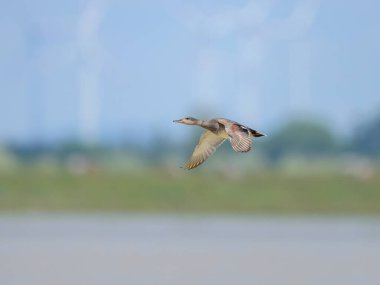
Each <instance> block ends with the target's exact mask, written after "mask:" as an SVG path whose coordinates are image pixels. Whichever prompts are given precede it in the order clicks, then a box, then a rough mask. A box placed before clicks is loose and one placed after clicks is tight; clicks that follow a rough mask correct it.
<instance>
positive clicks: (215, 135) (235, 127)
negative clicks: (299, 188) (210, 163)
mask: <svg viewBox="0 0 380 285" xmlns="http://www.w3.org/2000/svg"><path fill="white" fill-rule="evenodd" d="M174 122H175V123H181V124H185V125H197V126H200V127H202V128H205V129H206V131H204V132H203V134H202V136H201V137H200V139H199V142H198V144H197V146H196V147H195V149H194V151H193V154H192V156H191V158H190V159H189V161H188V162H187V163H186V164H185V166H184V168H185V169H193V168H195V167H197V166H199V165H201V164H202V163H203V162H204V161H205V160H206V159H207V158H209V157H210V156H211V155H212V154H213V153H214V152H215V151H216V149H217V148H218V147H219V146H220V145H221V144H222V143H223V142H224V141H225V140H226V139H229V140H230V143H231V146H232V148H233V150H234V151H237V152H248V151H250V150H251V145H252V138H254V137H261V136H265V135H264V134H262V133H259V132H257V131H255V130H253V129H251V128H248V127H246V126H244V125H242V124H239V123H237V122H234V121H231V120H228V119H224V118H215V119H210V120H206V121H202V120H198V119H195V118H192V117H186V118H183V119H180V120H175V121H174Z"/></svg>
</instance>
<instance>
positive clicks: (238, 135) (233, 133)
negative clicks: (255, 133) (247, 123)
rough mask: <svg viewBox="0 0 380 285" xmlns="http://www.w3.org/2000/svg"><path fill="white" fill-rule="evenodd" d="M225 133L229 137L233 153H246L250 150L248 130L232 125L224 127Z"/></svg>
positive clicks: (250, 142) (250, 140) (250, 141)
mask: <svg viewBox="0 0 380 285" xmlns="http://www.w3.org/2000/svg"><path fill="white" fill-rule="evenodd" d="M225 129H226V132H227V134H228V135H229V137H230V142H231V146H232V148H233V150H234V151H237V152H248V151H250V150H251V148H252V138H251V135H250V132H249V130H248V129H247V128H246V127H244V126H240V125H238V124H232V125H231V127H226V128H225Z"/></svg>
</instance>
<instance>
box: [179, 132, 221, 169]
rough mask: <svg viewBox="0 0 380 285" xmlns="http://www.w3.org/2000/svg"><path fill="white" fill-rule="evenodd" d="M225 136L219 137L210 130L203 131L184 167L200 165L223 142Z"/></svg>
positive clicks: (190, 167)
mask: <svg viewBox="0 0 380 285" xmlns="http://www.w3.org/2000/svg"><path fill="white" fill-rule="evenodd" d="M224 140H225V138H223V137H219V136H217V135H216V134H214V133H213V132H211V131H208V130H207V131H205V132H204V133H203V134H202V136H201V137H200V139H199V142H198V145H197V146H196V147H195V149H194V151H193V154H192V155H191V158H190V159H189V161H188V162H187V163H186V164H185V166H184V168H185V169H193V168H195V167H197V166H199V165H201V164H202V163H203V162H205V160H206V159H207V158H209V157H210V156H211V155H212V154H213V153H214V152H215V151H216V149H217V148H218V147H219V146H220V145H221V144H222V143H223V142H224Z"/></svg>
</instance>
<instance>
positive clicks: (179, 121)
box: [173, 119, 183, 124]
mask: <svg viewBox="0 0 380 285" xmlns="http://www.w3.org/2000/svg"><path fill="white" fill-rule="evenodd" d="M173 123H179V124H181V123H183V121H182V119H181V120H174V121H173Z"/></svg>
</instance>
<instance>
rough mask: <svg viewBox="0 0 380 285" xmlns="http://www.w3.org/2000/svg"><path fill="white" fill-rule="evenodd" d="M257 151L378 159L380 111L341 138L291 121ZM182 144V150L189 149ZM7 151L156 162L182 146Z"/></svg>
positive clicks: (274, 156) (27, 156) (159, 142)
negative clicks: (113, 155) (125, 155)
mask: <svg viewBox="0 0 380 285" xmlns="http://www.w3.org/2000/svg"><path fill="white" fill-rule="evenodd" d="M257 143H259V144H260V147H259V149H260V151H262V153H263V154H264V155H265V156H266V157H267V158H268V159H269V160H271V161H278V160H281V159H282V158H284V157H287V156H292V155H297V156H304V157H315V156H336V155H339V154H341V153H344V152H352V153H357V154H361V155H363V156H368V157H370V158H374V159H379V158H380V114H379V115H378V116H376V117H375V118H372V119H370V120H368V121H367V122H365V123H363V124H361V125H360V126H356V127H353V128H352V131H351V132H350V134H349V137H348V138H346V139H343V138H341V137H339V136H338V135H335V134H334V133H333V132H332V131H331V130H330V129H329V128H328V126H326V125H323V124H320V123H319V122H316V121H310V120H303V119H298V120H293V121H290V122H288V123H287V124H286V125H284V126H282V127H281V128H279V129H278V130H277V131H275V132H274V133H272V134H270V135H269V136H268V137H267V138H265V139H261V140H257ZM192 147H193V143H192V146H190V145H188V143H186V149H187V148H192ZM7 149H8V151H10V152H11V153H13V154H15V155H16V156H17V157H18V158H20V159H23V160H26V161H28V160H33V159H35V158H38V157H40V156H41V155H49V156H54V157H56V158H57V159H58V160H65V158H67V157H68V156H70V155H73V154H80V155H83V156H85V157H88V158H91V159H96V158H98V157H104V156H107V154H109V153H110V152H115V151H119V152H120V151H121V152H129V153H132V152H133V153H134V154H137V155H138V156H139V157H141V158H142V159H144V160H147V161H150V162H151V163H155V162H157V163H159V161H161V160H162V159H164V158H165V157H167V156H168V155H173V154H179V153H181V152H183V149H184V145H178V144H176V145H173V143H172V142H171V141H168V140H167V139H166V138H165V136H162V135H159V134H158V135H157V138H156V139H155V141H154V143H152V144H151V147H150V148H146V147H145V148H143V147H141V146H138V145H136V144H133V142H126V143H125V144H122V145H119V146H117V147H115V146H113V147H111V146H107V145H100V146H99V145H98V146H94V145H92V146H88V145H84V144H81V143H77V142H66V143H62V144H60V145H26V146H25V145H24V146H22V145H21V146H20V145H16V144H12V145H9V146H8V147H7Z"/></svg>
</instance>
